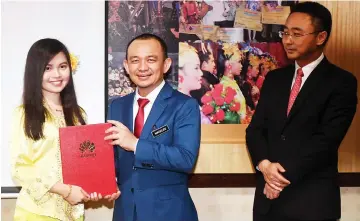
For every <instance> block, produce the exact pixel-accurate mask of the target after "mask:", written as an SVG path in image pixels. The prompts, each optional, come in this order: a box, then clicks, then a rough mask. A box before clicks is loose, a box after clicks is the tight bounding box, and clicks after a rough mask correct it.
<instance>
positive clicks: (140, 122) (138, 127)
mask: <svg viewBox="0 0 360 221" xmlns="http://www.w3.org/2000/svg"><path fill="white" fill-rule="evenodd" d="M137 102H138V104H139V110H138V112H137V115H136V118H135V127H134V135H135V137H137V138H139V137H140V135H141V131H142V129H143V127H144V108H145V106H146V105H147V104H148V103H149V102H150V101H149V100H148V99H144V98H139V99H138V100H137Z"/></svg>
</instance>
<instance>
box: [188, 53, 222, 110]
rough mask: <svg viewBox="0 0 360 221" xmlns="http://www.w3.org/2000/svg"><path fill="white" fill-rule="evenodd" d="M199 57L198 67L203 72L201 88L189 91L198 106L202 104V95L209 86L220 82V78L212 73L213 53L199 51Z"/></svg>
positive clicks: (213, 67) (214, 70)
mask: <svg viewBox="0 0 360 221" xmlns="http://www.w3.org/2000/svg"><path fill="white" fill-rule="evenodd" d="M199 58H200V68H201V70H202V72H203V76H202V77H201V88H200V89H198V90H193V91H190V95H191V97H193V98H195V99H196V100H197V101H198V103H199V105H200V106H202V105H203V103H202V102H201V98H202V96H204V95H205V93H206V92H208V91H210V90H211V86H214V85H215V84H218V83H220V80H219V78H218V77H217V76H216V74H214V73H215V72H216V66H215V60H214V55H213V54H212V53H210V52H205V53H204V52H202V51H200V52H199Z"/></svg>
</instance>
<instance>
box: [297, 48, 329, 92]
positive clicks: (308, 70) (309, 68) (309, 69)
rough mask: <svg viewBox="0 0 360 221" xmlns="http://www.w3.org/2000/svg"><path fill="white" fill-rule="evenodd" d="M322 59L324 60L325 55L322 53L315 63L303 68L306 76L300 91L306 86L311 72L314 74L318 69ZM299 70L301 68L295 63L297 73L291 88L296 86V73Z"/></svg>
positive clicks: (303, 78)
mask: <svg viewBox="0 0 360 221" xmlns="http://www.w3.org/2000/svg"><path fill="white" fill-rule="evenodd" d="M322 59H324V54H323V53H321V55H320V57H319V58H318V59H316V60H315V61H313V62H311V63H310V64H308V65H306V66H304V67H302V71H303V73H304V76H303V77H302V82H301V86H300V89H301V88H302V86H303V85H304V83H305V81H306V79H307V78H308V77H309V76H310V74H311V72H313V70H314V69H315V68H316V66H318V65H319V64H320V62H321V61H322ZM299 68H300V66H299V65H298V64H297V63H296V62H295V73H294V77H293V81H292V84H291V88H292V87H293V86H294V83H295V78H296V73H297V70H298V69H299Z"/></svg>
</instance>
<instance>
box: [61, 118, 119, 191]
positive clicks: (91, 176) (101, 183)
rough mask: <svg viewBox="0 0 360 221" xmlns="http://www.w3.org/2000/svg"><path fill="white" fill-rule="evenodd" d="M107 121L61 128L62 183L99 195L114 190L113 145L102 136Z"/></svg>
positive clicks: (115, 189) (107, 126) (107, 125)
mask: <svg viewBox="0 0 360 221" xmlns="http://www.w3.org/2000/svg"><path fill="white" fill-rule="evenodd" d="M111 126H112V125H111V124H110V123H102V124H90V125H82V126H70V127H64V128H60V151H61V161H62V173H63V180H64V183H65V184H72V185H77V186H80V187H81V188H83V189H84V190H85V191H86V192H87V193H89V194H90V193H93V192H96V193H101V195H102V196H106V195H110V194H113V193H116V192H117V187H116V181H115V164H114V149H113V146H112V145H111V144H109V141H106V140H104V137H105V130H106V129H108V128H110V127H111Z"/></svg>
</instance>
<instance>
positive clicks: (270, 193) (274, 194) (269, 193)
mask: <svg viewBox="0 0 360 221" xmlns="http://www.w3.org/2000/svg"><path fill="white" fill-rule="evenodd" d="M264 194H265V195H266V198H268V199H271V200H273V199H276V198H278V197H279V196H280V191H278V190H275V189H273V188H271V187H270V185H269V184H267V183H265V187H264Z"/></svg>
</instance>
